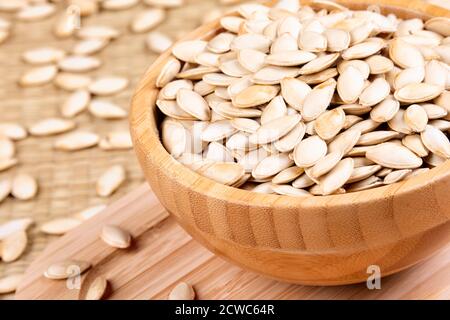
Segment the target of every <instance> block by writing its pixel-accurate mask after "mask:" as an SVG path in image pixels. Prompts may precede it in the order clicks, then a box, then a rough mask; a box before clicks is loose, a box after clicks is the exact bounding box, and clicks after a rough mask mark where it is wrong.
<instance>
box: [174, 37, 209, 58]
mask: <svg viewBox="0 0 450 320" xmlns="http://www.w3.org/2000/svg"><path fill="white" fill-rule="evenodd" d="M207 45H208V43H207V42H206V41H202V40H191V41H184V42H180V43H177V44H175V45H174V46H173V48H172V54H173V55H174V56H175V57H177V58H178V59H179V60H181V61H185V62H192V63H195V57H196V56H197V55H198V54H200V53H201V52H203V51H205V49H206V46H207Z"/></svg>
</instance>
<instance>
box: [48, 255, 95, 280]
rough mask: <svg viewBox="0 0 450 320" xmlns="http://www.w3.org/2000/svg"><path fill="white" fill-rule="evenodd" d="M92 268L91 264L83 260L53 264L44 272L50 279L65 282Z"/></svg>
mask: <svg viewBox="0 0 450 320" xmlns="http://www.w3.org/2000/svg"><path fill="white" fill-rule="evenodd" d="M90 267H91V264H90V263H89V262H86V261H81V260H72V259H70V260H62V261H58V262H55V263H53V264H51V265H50V266H49V267H48V268H47V270H46V271H45V272H44V276H45V277H46V278H48V279H53V280H63V279H67V278H71V277H75V276H79V275H81V274H82V273H83V272H85V271H87V270H88V269H89V268H90Z"/></svg>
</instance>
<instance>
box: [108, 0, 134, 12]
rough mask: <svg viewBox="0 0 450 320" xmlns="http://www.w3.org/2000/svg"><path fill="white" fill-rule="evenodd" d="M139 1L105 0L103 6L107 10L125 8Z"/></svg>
mask: <svg viewBox="0 0 450 320" xmlns="http://www.w3.org/2000/svg"><path fill="white" fill-rule="evenodd" d="M138 2H139V0H104V1H102V3H101V6H102V8H103V9H105V10H125V9H129V8H131V7H133V6H135V5H136V4H138Z"/></svg>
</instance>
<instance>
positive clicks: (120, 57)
mask: <svg viewBox="0 0 450 320" xmlns="http://www.w3.org/2000/svg"><path fill="white" fill-rule="evenodd" d="M428 1H429V2H432V3H434V4H441V5H442V6H444V7H447V8H448V7H450V0H428ZM218 6H219V0H186V5H185V6H183V7H181V8H177V9H171V10H168V12H167V20H166V21H165V22H164V23H163V24H162V25H161V26H159V27H158V28H157V30H160V31H163V32H164V33H166V34H168V35H170V36H171V37H172V38H174V39H175V38H177V37H179V36H180V35H183V34H185V33H186V32H189V31H190V30H192V29H194V28H196V27H197V26H199V25H200V24H201V20H202V18H204V17H205V15H206V14H207V13H208V12H210V11H211V10H213V9H214V8H216V9H217V7H218ZM63 8H64V6H63V4H61V5H60V8H59V10H63ZM143 8H144V5H142V4H141V5H139V6H137V7H134V8H131V9H128V10H124V11H114V12H111V11H102V13H101V14H97V15H94V16H91V17H86V18H83V20H82V25H89V24H104V25H109V26H113V27H115V28H117V29H119V30H120V31H121V32H122V33H123V35H122V36H121V37H120V38H119V39H118V40H116V41H113V42H112V43H111V44H110V45H108V47H107V48H106V49H105V50H103V51H102V52H101V53H99V54H98V55H97V56H98V57H100V58H101V59H102V61H103V65H102V67H101V68H99V69H98V70H96V71H94V72H91V73H89V74H90V75H92V76H94V77H95V76H98V75H119V76H125V77H127V78H128V79H130V86H129V88H128V89H127V90H125V91H124V92H122V93H120V94H119V95H117V96H114V97H111V98H110V99H111V100H112V101H114V102H116V103H118V104H120V105H121V106H122V107H124V108H128V107H129V101H130V98H131V95H132V93H133V89H134V87H135V86H136V84H137V82H138V81H139V79H140V78H141V76H142V74H143V73H144V71H145V70H146V69H147V68H148V66H149V65H150V64H151V63H152V61H153V60H154V59H155V58H156V55H155V54H152V53H151V52H149V51H148V50H147V49H146V47H145V44H144V39H145V34H142V35H136V34H131V33H130V32H129V31H128V25H129V22H130V20H131V19H132V17H133V16H134V15H135V14H137V13H138V12H140V11H141V10H142V9H143ZM0 16H2V17H5V18H8V19H9V18H11V17H12V16H11V15H9V14H2V13H0ZM56 17H57V15H54V16H53V17H52V18H49V19H46V20H44V21H42V22H32V23H16V24H15V26H14V29H13V30H14V31H13V35H12V37H11V38H10V39H9V40H8V41H7V42H6V43H4V44H2V45H1V46H0V122H3V121H14V122H20V123H21V124H23V125H25V126H29V125H31V124H32V123H34V122H36V121H38V120H40V119H43V118H46V117H52V116H59V107H60V105H61V103H62V102H63V101H64V100H65V99H66V97H67V96H68V95H69V93H68V92H65V91H63V90H59V89H57V88H55V87H54V86H53V85H52V84H49V85H46V86H42V87H37V88H27V89H24V88H20V87H19V86H18V85H17V80H18V78H19V77H20V75H21V74H22V72H23V71H25V70H26V69H28V68H30V66H28V65H26V64H24V63H23V62H22V61H21V59H20V55H21V53H22V52H24V51H25V50H27V49H31V48H36V47H41V46H46V45H47V46H55V47H61V48H64V49H66V50H69V49H70V48H71V47H72V46H73V44H74V42H75V40H74V39H73V38H71V39H68V40H57V39H56V38H55V37H54V36H53V35H52V32H51V29H52V26H53V24H54V22H55V19H56ZM75 120H76V122H77V124H78V128H81V129H86V130H92V131H94V132H97V133H98V134H100V135H101V136H104V135H106V134H107V133H108V132H110V131H112V130H115V129H118V128H127V127H128V123H127V120H126V119H125V120H115V121H106V120H98V119H94V118H92V116H90V115H89V114H88V113H87V112H85V113H83V114H81V115H79V116H77V117H76V119H75ZM53 141H54V138H51V137H50V138H33V137H28V138H27V139H25V140H23V141H19V142H16V149H17V157H18V159H19V161H20V164H19V165H18V166H17V167H15V168H13V169H10V170H8V171H6V172H3V173H0V177H2V176H6V175H14V174H15V173H18V172H27V173H30V174H32V175H33V176H34V177H36V178H37V179H38V181H39V194H38V196H37V197H36V198H35V199H33V200H31V201H18V200H16V199H13V198H11V197H10V198H8V199H6V200H5V201H4V202H3V203H2V204H0V224H1V223H3V222H5V221H7V220H10V219H12V218H21V217H32V218H33V219H34V220H35V225H34V226H33V227H32V228H30V229H29V232H28V236H29V239H30V241H29V244H28V247H27V251H26V252H25V254H24V255H23V256H22V258H21V259H20V260H19V261H16V262H13V263H9V264H5V263H1V262H0V277H2V276H4V275H8V274H13V273H20V272H24V271H25V269H26V267H27V266H28V264H29V263H30V262H31V261H32V260H33V259H34V258H35V257H36V256H37V255H38V254H39V253H40V252H41V251H42V250H43V249H44V248H45V246H46V244H47V243H48V242H49V241H51V240H52V239H54V238H55V237H52V236H45V235H43V234H42V233H40V232H38V230H37V227H36V226H39V224H40V223H42V222H45V221H47V220H49V219H51V218H55V217H62V216H67V215H70V214H73V213H76V212H78V211H80V210H82V209H84V208H87V207H89V206H92V205H96V204H103V203H104V204H107V203H110V202H111V201H114V200H115V199H117V198H119V197H121V196H123V195H124V194H126V193H127V192H130V191H131V190H133V188H135V187H136V186H138V185H139V184H140V183H142V182H143V181H144V179H143V176H142V174H141V171H140V167H139V165H138V163H137V161H136V159H135V156H134V153H133V151H132V150H130V151H118V152H116V151H102V150H100V149H98V148H92V149H88V150H85V151H79V152H75V153H64V152H60V151H54V150H53V149H52V142H53ZM112 164H122V165H124V166H125V168H126V171H127V181H126V183H125V184H124V185H122V186H121V188H120V189H119V190H118V191H117V192H116V193H115V194H114V195H113V196H112V197H110V198H108V199H102V198H99V197H97V196H96V192H95V182H96V180H97V178H98V177H99V176H100V175H101V173H102V172H103V171H104V170H105V169H106V168H108V167H109V166H111V165H112Z"/></svg>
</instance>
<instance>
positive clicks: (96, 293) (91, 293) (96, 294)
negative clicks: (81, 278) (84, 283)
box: [86, 276, 108, 300]
mask: <svg viewBox="0 0 450 320" xmlns="http://www.w3.org/2000/svg"><path fill="white" fill-rule="evenodd" d="M107 288H108V280H106V279H105V277H103V276H99V277H97V278H95V280H94V281H93V282H92V283H91V285H90V286H89V288H88V289H87V292H86V300H101V299H102V297H103V296H104V295H105V292H106V289H107Z"/></svg>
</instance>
